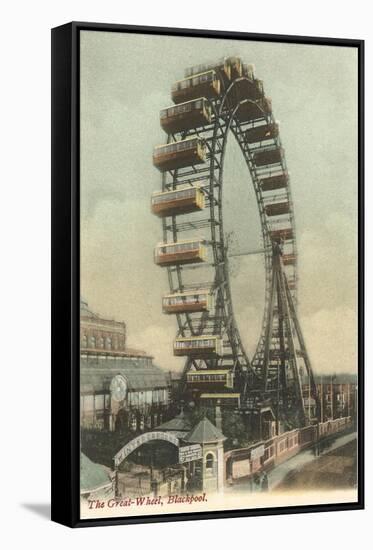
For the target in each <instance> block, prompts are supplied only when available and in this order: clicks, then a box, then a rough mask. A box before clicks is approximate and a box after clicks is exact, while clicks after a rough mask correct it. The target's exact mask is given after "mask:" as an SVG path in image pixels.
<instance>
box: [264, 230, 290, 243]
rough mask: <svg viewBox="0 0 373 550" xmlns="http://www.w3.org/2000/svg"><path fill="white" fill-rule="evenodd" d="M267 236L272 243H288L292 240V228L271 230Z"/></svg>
mask: <svg viewBox="0 0 373 550" xmlns="http://www.w3.org/2000/svg"><path fill="white" fill-rule="evenodd" d="M269 236H270V237H271V239H272V240H273V241H276V242H281V241H290V240H292V239H293V238H294V232H293V228H292V227H283V228H281V229H273V230H272V231H270V232H269Z"/></svg>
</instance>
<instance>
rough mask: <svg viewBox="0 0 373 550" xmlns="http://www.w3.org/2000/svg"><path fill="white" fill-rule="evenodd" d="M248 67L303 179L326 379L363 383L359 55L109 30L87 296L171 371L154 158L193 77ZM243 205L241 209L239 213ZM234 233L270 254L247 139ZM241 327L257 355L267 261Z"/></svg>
mask: <svg viewBox="0 0 373 550" xmlns="http://www.w3.org/2000/svg"><path fill="white" fill-rule="evenodd" d="M226 55H240V56H241V57H242V59H243V60H244V62H247V63H253V64H254V65H255V68H256V75H257V77H259V78H261V79H263V81H264V87H265V91H266V94H267V95H268V96H269V97H271V98H272V102H273V110H274V113H275V116H276V119H278V120H279V122H280V127H281V130H280V131H281V139H282V142H283V145H284V148H285V152H286V158H287V164H288V168H289V171H290V175H291V182H292V192H293V199H294V208H295V220H296V227H297V239H298V251H299V317H300V322H301V325H302V328H303V332H304V336H305V339H306V344H307V347H308V351H309V353H310V356H311V361H312V363H313V367H314V370H315V371H316V372H318V373H320V372H334V371H336V372H355V371H356V334H357V330H356V329H357V315H356V300H357V277H356V276H357V266H356V264H357V143H356V142H357V55H356V51H355V50H354V49H352V48H351V49H350V48H335V47H331V46H306V45H294V44H271V43H269V42H268V43H259V42H243V41H231V40H208V39H195V38H193V39H186V38H183V37H159V36H145V35H136V34H132V35H126V34H121V33H105V32H95V31H85V32H82V37H81V292H82V295H83V296H84V297H85V298H86V300H87V301H88V302H89V305H90V307H91V308H92V309H93V310H95V311H97V312H100V313H101V314H102V315H103V316H107V317H109V318H115V319H117V320H124V321H125V322H126V323H127V332H128V344H129V345H130V346H131V347H137V348H140V349H144V350H146V351H148V352H149V353H150V354H152V355H153V356H154V357H155V360H156V362H157V363H158V364H159V365H160V366H162V367H163V368H165V369H178V368H179V367H180V366H181V365H182V364H183V360H182V359H176V358H174V357H173V356H172V339H173V337H174V335H175V333H176V320H175V319H174V318H172V317H166V316H164V315H162V312H161V295H162V293H164V292H166V291H167V290H168V286H167V276H166V272H165V271H164V270H162V269H161V268H159V267H157V266H155V265H154V264H153V247H154V245H155V244H157V243H158V242H159V241H160V240H161V223H160V221H159V219H158V218H156V217H155V216H152V215H151V214H150V196H151V193H152V192H153V191H155V190H158V189H160V186H161V178H160V173H159V172H158V171H157V170H156V169H154V168H153V166H152V149H153V147H154V146H155V145H157V144H160V143H163V142H164V141H165V134H164V133H163V132H162V130H161V128H160V126H159V111H160V109H161V108H163V107H167V106H169V105H170V104H171V100H170V88H171V85H172V83H173V82H174V81H175V80H178V79H180V78H182V77H183V70H184V68H185V67H189V66H192V65H197V64H200V63H204V62H212V61H214V60H217V59H219V58H221V57H223V56H226ZM237 197H239V200H237ZM224 223H225V230H226V231H227V232H230V231H233V232H234V246H235V247H236V248H237V250H247V249H252V248H255V247H256V248H257V247H258V245H259V235H260V231H259V229H260V228H259V218H258V214H257V211H256V207H255V203H254V194H253V191H252V189H251V188H250V186H249V185H248V173H247V169H246V166H245V164H244V161H243V159H242V158H241V154H240V152H239V150H238V146H237V145H236V144H235V143H234V142H233V138H232V139H231V140H230V141H229V143H228V154H227V157H226V169H225V179H224ZM232 292H233V298H234V309H235V313H236V317H237V320H238V325H239V328H240V332H241V335H242V338H243V341H244V343H245V345H246V348H247V350H248V353H249V355H250V356H251V355H252V353H253V351H254V349H255V345H256V341H257V338H258V335H259V331H260V323H261V317H262V309H263V296H264V270H263V260H262V258H261V257H260V256H246V257H245V256H244V257H242V258H240V259H235V260H234V261H233V262H232Z"/></svg>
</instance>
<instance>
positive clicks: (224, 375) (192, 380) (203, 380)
mask: <svg viewBox="0 0 373 550" xmlns="http://www.w3.org/2000/svg"><path fill="white" fill-rule="evenodd" d="M233 382H234V375H233V372H232V371H231V370H230V369H217V370H213V369H202V370H195V371H192V370H191V371H189V372H188V373H187V385H188V387H189V388H191V389H200V390H205V391H206V389H210V390H219V389H220V390H222V389H225V388H228V389H233Z"/></svg>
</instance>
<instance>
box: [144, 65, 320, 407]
mask: <svg viewBox="0 0 373 550" xmlns="http://www.w3.org/2000/svg"><path fill="white" fill-rule="evenodd" d="M171 97H172V100H173V102H174V104H173V105H172V106H170V107H168V108H165V109H163V110H162V111H161V113H160V123H161V126H162V128H163V130H164V131H165V133H166V134H167V141H166V143H165V144H164V145H159V146H158V147H156V148H155V149H154V153H153V164H154V166H155V167H156V168H158V169H159V170H160V172H161V174H162V189H161V190H160V191H158V192H155V193H153V195H152V205H151V208H152V212H153V213H154V214H155V215H157V216H159V217H160V218H161V220H162V227H163V241H162V242H161V243H159V244H158V245H157V246H156V247H155V251H154V261H155V263H156V264H157V265H159V266H161V267H164V268H165V269H166V271H167V276H168V282H169V287H170V291H169V293H167V294H166V295H165V296H163V299H162V308H163V312H164V313H165V314H168V315H174V316H175V317H176V320H177V327H178V329H177V334H176V338H175V340H174V342H173V352H174V355H175V356H184V357H185V358H186V362H185V368H184V371H183V376H182V387H183V389H184V390H186V391H189V392H190V394H191V395H193V396H195V397H196V398H197V399H199V400H201V401H202V402H205V403H214V402H216V400H219V402H220V403H223V404H224V405H227V406H228V405H233V406H241V407H242V406H244V405H245V403H248V400H249V399H250V396H251V395H254V393H255V392H257V393H258V392H261V393H262V394H270V392H271V391H272V392H274V391H276V388H277V391H278V388H279V385H280V386H281V391H282V393H283V395H284V397H283V398H282V401H283V402H285V401H287V400H288V399H290V397H291V391H292V390H291V389H290V390H289V388H291V387H293V386H294V387H295V386H296V391H295V390H294V391H293V394H294V395H295V397H293V398H292V399H293V401H292V405H291V406H293V407H294V406H299V405H300V406H301V408H302V410H303V413H304V411H305V400H304V397H303V394H302V388H301V382H302V380H301V376H302V369H303V366H302V364H300V363H302V361H303V363H304V372H305V373H306V376H308V380H309V384H310V387H311V385H312V395H313V396H314V398H315V399H316V393H317V392H316V388H315V384H314V381H313V376H312V370H311V366H310V362H309V359H308V354H307V352H306V350H305V344H304V339H303V337H302V335H301V333H300V327H299V323H298V322H297V319H296V292H297V246H296V231H295V222H294V211H293V201H292V196H291V186H290V178H289V173H288V169H287V165H286V160H285V154H284V149H283V146H282V144H281V139H280V135H279V125H278V123H277V122H276V119H275V117H274V114H273V110H272V104H271V100H270V99H269V98H268V97H267V96H266V95H265V93H264V88H263V82H262V81H261V80H260V79H258V78H256V76H255V74H254V69H253V66H252V65H248V64H244V63H243V62H242V60H241V59H240V58H239V57H227V58H224V59H222V60H221V61H219V62H218V63H214V64H209V65H199V66H196V67H192V68H189V69H187V70H186V71H185V75H184V78H183V79H182V80H179V81H177V82H176V83H175V84H174V85H173V87H172V91H171ZM229 136H233V138H234V139H235V140H236V142H237V143H238V145H239V148H240V150H241V153H242V155H243V158H244V160H245V162H246V166H247V179H246V181H245V182H244V184H245V185H248V186H253V189H254V194H255V201H256V205H257V209H258V213H259V219H260V225H261V243H260V245H259V249H258V250H243V251H239V252H236V253H233V252H232V251H231V250H230V246H229V242H228V241H229V239H227V235H226V234H225V232H224V208H223V187H224V164H225V157H226V150H227V140H228V137H229ZM237 200H239V197H238V198H237ZM238 230H239V228H238ZM256 252H259V253H261V254H263V258H264V265H265V300H264V313H263V319H262V323H261V333H260V337H259V341H258V344H257V348H256V352H255V354H254V356H253V358H252V359H251V360H250V359H249V357H248V355H247V353H246V350H245V348H244V345H243V343H242V338H241V335H240V332H239V329H238V326H237V322H236V319H235V313H234V306H233V301H232V290H231V282H230V270H229V261H230V257H232V256H239V255H243V254H251V253H256ZM242 299H245V300H250V288H248V292H247V295H245V296H244V297H243V298H242ZM286 316H287V317H286ZM285 318H286V319H285ZM284 319H285V321H286V322H283V321H284ZM294 338H295V339H296V342H295V341H294ZM290 340H292V342H290ZM298 348H299V349H298ZM290 356H291V357H290ZM280 363H281V369H282V371H281V373H280V374H279V365H280ZM286 388H288V389H286ZM253 392H254V393H253ZM289 392H290V393H289ZM290 400H291V399H290ZM287 406H288V405H287ZM303 416H304V414H303Z"/></svg>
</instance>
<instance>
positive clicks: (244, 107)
mask: <svg viewBox="0 0 373 550" xmlns="http://www.w3.org/2000/svg"><path fill="white" fill-rule="evenodd" d="M271 111H272V102H271V100H270V99H269V97H263V98H261V99H258V100H257V101H251V100H250V101H245V103H242V104H241V105H240V106H239V107H238V109H237V111H236V118H237V119H238V121H239V122H240V123H242V122H249V121H251V120H257V119H258V120H259V119H263V118H266V117H267V115H269V113H270V112H271Z"/></svg>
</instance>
